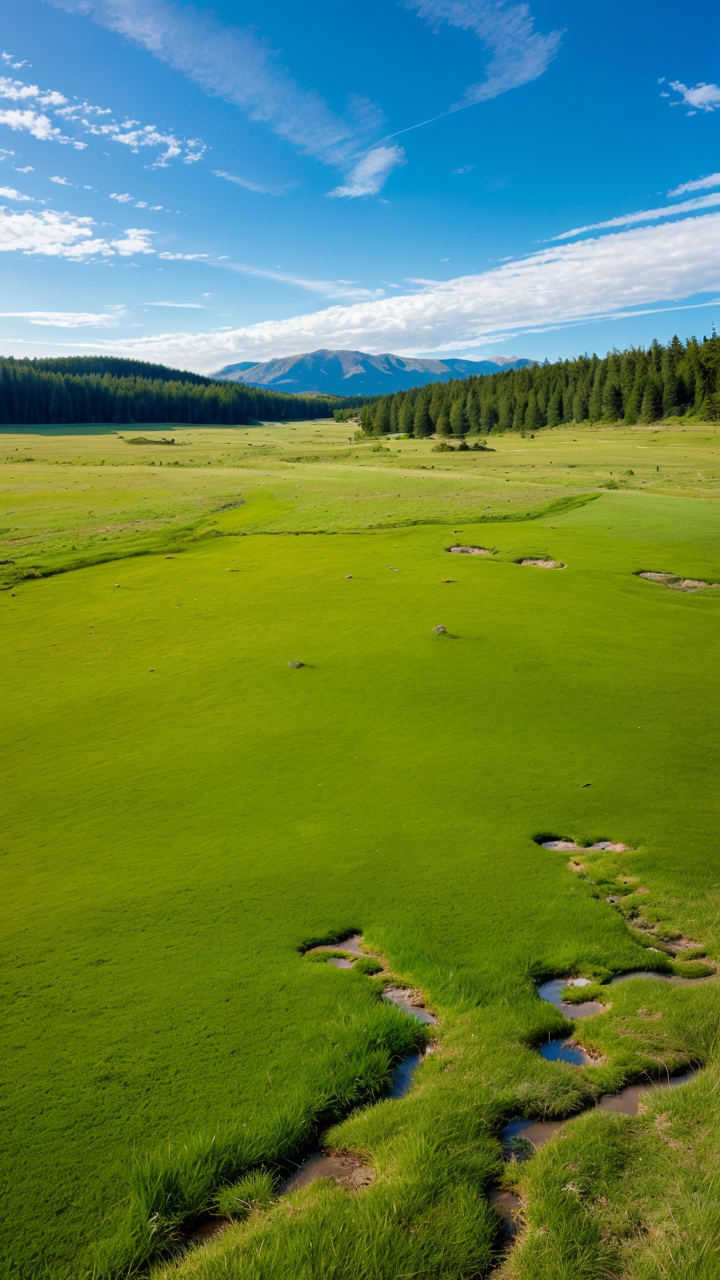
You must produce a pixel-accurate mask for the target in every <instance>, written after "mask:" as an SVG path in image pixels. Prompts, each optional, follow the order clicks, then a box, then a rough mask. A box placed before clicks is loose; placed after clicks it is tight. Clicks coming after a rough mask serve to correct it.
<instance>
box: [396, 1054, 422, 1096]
mask: <svg viewBox="0 0 720 1280" xmlns="http://www.w3.org/2000/svg"><path fill="white" fill-rule="evenodd" d="M424 1057H425V1054H424V1053H413V1054H412V1055H411V1057H409V1058H405V1060H404V1061H403V1062H401V1063H400V1065H399V1066H397V1067H396V1068H395V1070H394V1072H393V1076H392V1080H391V1082H390V1092H389V1094H388V1097H389V1098H404V1097H405V1094H406V1093H409V1092H410V1089H411V1087H412V1082H413V1076H414V1075H415V1072H416V1070H417V1068H418V1067H419V1066H420V1063H421V1062H422V1060H423V1058H424Z"/></svg>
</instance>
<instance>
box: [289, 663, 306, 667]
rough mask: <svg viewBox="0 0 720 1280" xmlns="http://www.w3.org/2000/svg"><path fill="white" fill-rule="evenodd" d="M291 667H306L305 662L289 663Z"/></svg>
mask: <svg viewBox="0 0 720 1280" xmlns="http://www.w3.org/2000/svg"><path fill="white" fill-rule="evenodd" d="M288 666H289V667H304V666H305V663H304V662H288Z"/></svg>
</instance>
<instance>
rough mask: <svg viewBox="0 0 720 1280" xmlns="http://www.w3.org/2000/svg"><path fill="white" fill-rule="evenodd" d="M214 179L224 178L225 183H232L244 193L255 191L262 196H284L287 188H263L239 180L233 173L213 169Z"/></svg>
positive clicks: (246, 180)
mask: <svg viewBox="0 0 720 1280" xmlns="http://www.w3.org/2000/svg"><path fill="white" fill-rule="evenodd" d="M213 174H214V175H215V177H216V178H224V179H225V181H226V182H233V183H234V184H235V186H236V187H244V189H245V190H246V191H256V192H257V193H258V194H259V195H263V196H284V195H285V192H286V191H287V187H264V186H261V184H260V183H259V182H251V181H250V179H249V178H240V177H238V175H237V174H235V173H226V172H225V170H224V169H213Z"/></svg>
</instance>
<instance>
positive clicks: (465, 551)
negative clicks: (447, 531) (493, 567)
mask: <svg viewBox="0 0 720 1280" xmlns="http://www.w3.org/2000/svg"><path fill="white" fill-rule="evenodd" d="M445 550H446V551H450V552H451V553H452V554H453V555H456V556H494V555H495V552H494V551H491V549H490V547H463V546H460V544H459V543H458V544H457V545H456V546H454V547H446V548H445Z"/></svg>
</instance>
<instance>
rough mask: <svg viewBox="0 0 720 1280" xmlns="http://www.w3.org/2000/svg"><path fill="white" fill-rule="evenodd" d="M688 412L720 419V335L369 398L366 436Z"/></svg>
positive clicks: (529, 429) (648, 418)
mask: <svg viewBox="0 0 720 1280" xmlns="http://www.w3.org/2000/svg"><path fill="white" fill-rule="evenodd" d="M675 417H689V418H691V419H695V420H699V421H719V420H720V338H719V337H718V336H717V334H716V333H715V331H714V329H713V333H712V336H711V337H710V338H703V340H702V342H699V341H698V340H697V339H696V338H690V339H688V341H687V342H686V343H685V344H683V343H682V342H681V341H680V339H679V338H677V337H675V338H673V339H672V341H671V342H669V343H668V345H667V346H666V347H665V346H662V345H661V343H659V342H657V341H656V342H653V343H652V344H651V345H650V347H649V348H648V349H647V350H645V349H644V348H642V347H633V348H631V349H630V350H627V351H611V352H609V353H608V355H607V356H605V358H604V359H601V358H599V357H598V356H596V355H593V356H587V355H585V356H580V357H579V358H578V359H576V360H558V361H557V363H555V364H549V363H548V361H545V363H544V364H535V365H530V366H527V367H526V368H524V369H509V370H506V371H505V372H502V373H492V374H485V375H480V376H474V377H471V378H466V379H464V380H455V381H452V382H442V383H440V382H435V383H428V384H427V386H424V387H420V388H417V389H415V390H411V391H398V392H396V393H395V394H394V395H388V396H382V397H380V398H378V399H375V400H373V401H372V402H370V403H366V404H365V405H364V407H363V408H362V410H361V411H360V425H361V427H362V428H363V430H364V432H365V434H366V435H371V436H382V435H386V434H391V433H397V432H401V433H403V434H408V435H414V436H420V437H422V436H431V435H439V436H458V437H462V436H464V435H466V434H468V433H469V434H472V435H479V434H483V433H489V432H491V431H519V432H520V433H527V434H532V433H533V432H535V431H539V430H541V429H542V428H543V427H558V426H560V425H561V424H562V423H574V424H575V425H580V424H584V423H589V424H592V423H594V422H620V421H622V422H625V423H627V424H628V425H631V424H633V423H636V422H661V421H662V420H663V419H667V418H675Z"/></svg>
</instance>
